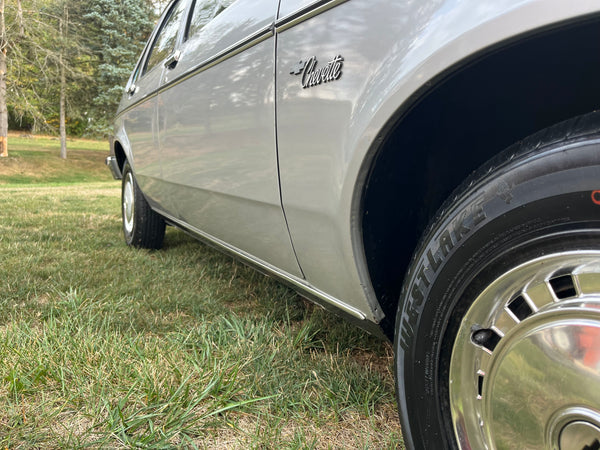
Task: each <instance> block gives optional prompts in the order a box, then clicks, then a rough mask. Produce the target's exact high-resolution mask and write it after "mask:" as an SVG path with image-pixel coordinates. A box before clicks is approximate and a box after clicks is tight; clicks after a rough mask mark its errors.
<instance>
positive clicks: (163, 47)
mask: <svg viewBox="0 0 600 450" xmlns="http://www.w3.org/2000/svg"><path fill="white" fill-rule="evenodd" d="M185 7H186V2H185V1H179V2H176V3H175V4H174V5H173V6H172V7H171V10H170V11H169V13H168V15H167V17H166V18H165V20H164V21H163V24H162V27H161V30H160V32H159V33H158V35H157V37H156V39H155V40H154V44H153V45H152V48H151V49H150V53H149V55H148V59H147V60H146V67H145V68H144V73H146V72H148V71H149V70H151V69H152V68H153V67H155V66H156V65H157V64H159V63H160V62H161V61H163V60H164V59H165V58H167V57H168V56H169V55H170V54H171V53H172V52H173V50H174V48H175V41H176V40H177V32H178V31H179V26H180V24H181V17H182V16H183V13H184V12H185Z"/></svg>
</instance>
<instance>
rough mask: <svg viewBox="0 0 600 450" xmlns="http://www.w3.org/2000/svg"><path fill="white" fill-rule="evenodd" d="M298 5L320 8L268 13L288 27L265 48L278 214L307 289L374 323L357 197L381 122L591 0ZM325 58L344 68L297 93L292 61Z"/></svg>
mask: <svg viewBox="0 0 600 450" xmlns="http://www.w3.org/2000/svg"><path fill="white" fill-rule="evenodd" d="M330 3H332V2H330ZM310 5H314V6H315V7H320V8H323V6H324V3H323V2H307V1H302V0H290V1H287V0H282V4H281V8H280V19H281V20H285V19H286V17H294V21H295V22H296V24H294V26H291V27H290V26H288V25H287V24H282V27H281V28H282V29H284V30H283V31H282V32H280V33H279V34H278V46H277V87H278V89H277V113H278V116H277V124H278V137H279V140H278V143H279V163H280V174H281V188H282V199H283V206H284V209H285V211H286V215H287V218H288V223H289V227H290V233H291V236H292V240H293V242H294V247H295V249H296V254H297V256H298V260H299V262H300V265H301V267H302V269H303V271H304V274H305V276H306V279H307V281H308V282H309V283H310V284H312V285H313V286H315V287H317V288H318V289H320V290H323V291H325V292H327V293H329V294H330V295H333V296H334V297H337V298H340V299H343V300H344V302H346V303H348V304H350V305H351V306H353V307H355V308H357V309H359V310H361V311H364V312H366V314H367V317H369V319H371V320H375V321H377V320H378V319H379V318H381V312H380V309H379V308H378V302H377V299H376V297H375V293H374V291H373V289H372V286H371V284H370V282H369V274H368V270H367V265H366V261H365V258H364V254H363V250H362V248H363V247H362V238H361V234H360V233H361V230H360V221H361V217H362V212H361V211H360V196H361V194H362V189H363V187H364V183H365V182H366V178H367V174H368V170H369V164H370V162H371V161H372V157H373V155H374V153H375V151H376V149H377V148H378V146H379V143H380V142H381V138H382V137H383V136H382V134H381V132H382V130H383V129H384V128H385V127H386V124H387V123H388V121H389V120H390V118H392V117H394V116H395V115H396V114H397V112H398V111H399V110H400V109H402V108H406V109H408V108H409V106H410V105H411V104H413V101H414V100H415V99H414V95H415V93H416V92H419V91H420V90H421V89H423V88H427V85H428V82H429V81H430V80H433V79H435V78H436V77H439V76H440V75H441V74H443V73H444V72H445V71H447V70H448V69H449V68H450V67H452V66H454V65H456V64H459V63H460V62H461V61H462V60H463V59H465V58H468V57H470V56H472V55H474V54H477V53H478V52H481V51H484V50H485V49H486V48H493V47H494V46H496V45H498V44H499V43H502V42H504V41H507V40H509V39H511V38H513V37H514V36H515V34H519V33H527V32H530V31H532V30H535V29H542V28H544V27H545V26H547V25H548V24H552V23H555V22H557V21H559V22H560V21H564V20H565V19H568V18H575V17H578V16H581V15H586V14H591V13H594V12H595V11H597V9H598V3H597V2H592V1H587V2H585V1H584V2H577V4H576V5H575V4H572V3H568V4H567V3H565V2H561V1H556V0H549V1H529V0H525V1H511V0H504V1H497V2H481V1H478V0H472V1H455V0H447V1H444V0H439V1H428V2H415V1H406V2H387V1H385V0H368V1H367V0H351V1H347V2H344V3H342V4H341V5H340V6H337V7H335V8H332V9H328V10H325V11H324V12H323V13H321V14H319V15H317V16H314V17H312V16H311V14H310V11H308V10H306V7H307V6H309V7H310ZM295 8H296V10H295ZM302 8H305V9H302ZM295 12H298V13H301V12H303V13H304V14H305V17H306V18H309V19H310V20H303V19H302V16H301V15H300V14H296V15H295V14H294V13H295ZM278 25H279V22H278ZM336 55H341V56H342V57H343V58H344V65H343V69H342V70H343V74H342V76H341V77H340V79H339V80H336V81H335V82H330V83H324V84H321V85H318V86H314V87H311V88H306V89H305V88H303V87H302V83H301V75H291V74H290V69H291V68H292V67H294V65H295V64H296V63H297V62H298V61H299V60H305V61H306V59H308V58H310V57H312V56H315V57H316V58H317V59H318V61H319V64H320V66H321V67H322V66H324V65H325V64H326V63H327V61H330V60H331V59H332V58H334V57H335V56H336ZM398 151H406V152H410V151H412V149H398ZM415 170H418V168H415ZM406 195H415V193H411V192H399V193H398V204H397V205H390V207H399V208H401V207H402V198H403V196H406ZM398 276H400V277H401V276H403V274H398Z"/></svg>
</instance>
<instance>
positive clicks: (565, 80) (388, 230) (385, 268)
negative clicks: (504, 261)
mask: <svg viewBox="0 0 600 450" xmlns="http://www.w3.org/2000/svg"><path fill="white" fill-rule="evenodd" d="M598 80H600V18H598V17H594V18H588V19H587V20H585V21H582V22H580V23H571V24H568V25H565V26H562V27H560V28H557V29H553V30H545V31H543V32H540V33H538V34H536V35H530V36H527V37H524V38H522V39H520V40H518V41H513V42H511V43H508V44H507V45H505V46H504V47H501V48H496V49H494V50H492V51H490V52H488V53H487V54H484V55H482V56H479V57H478V58H477V59H476V60H471V61H469V62H468V63H464V64H462V65H460V66H457V67H456V68H454V69H453V70H452V72H451V73H450V74H447V75H445V76H444V78H443V79H442V81H439V82H437V84H435V85H434V86H435V87H434V88H433V89H431V90H429V91H428V92H427V93H426V94H424V95H423V96H421V98H420V99H419V100H418V103H416V104H414V105H412V106H411V109H410V110H409V112H407V113H404V115H403V116H401V117H400V118H399V119H397V120H396V122H395V123H394V124H393V126H390V127H388V129H390V132H389V133H388V135H387V136H386V138H385V140H384V143H383V145H382V146H381V147H380V148H379V149H378V151H377V154H376V156H375V157H374V159H373V162H372V166H371V168H370V175H369V177H368V179H367V182H366V184H365V188H364V191H363V197H362V237H363V245H364V249H365V256H366V260H367V265H368V269H369V274H370V277H371V282H372V284H373V287H374V289H375V292H376V295H377V297H378V300H379V303H380V305H381V307H382V309H383V312H384V313H385V315H386V317H385V319H384V320H383V322H382V324H381V325H382V327H383V329H384V332H385V333H386V334H387V335H388V336H392V335H393V330H394V320H395V315H396V309H397V302H398V299H399V296H400V291H401V287H402V282H403V278H404V274H405V272H406V270H407V268H408V266H409V263H410V258H411V256H412V254H413V252H414V251H415V248H416V246H417V244H418V241H419V238H420V236H421V235H422V233H423V231H424V230H425V228H426V226H427V224H428V223H429V222H430V221H431V220H432V218H433V217H434V215H435V213H436V211H437V210H438V209H439V208H440V206H441V205H442V204H443V202H444V201H445V200H446V199H447V198H448V197H449V196H450V195H451V193H452V191H453V190H454V189H455V188H456V187H458V186H459V185H460V184H461V182H462V181H463V180H464V179H465V178H467V176H468V175H469V174H470V173H471V172H472V171H474V170H475V169H477V168H478V167H479V166H480V165H482V164H483V163H484V162H486V161H488V160H489V159H491V158H492V157H493V156H494V155H496V154H497V153H499V152H500V151H502V150H503V149H505V148H506V147H508V146H509V145H511V144H513V143H515V142H517V141H519V140H521V139H523V138H525V137H527V136H529V135H532V134H534V133H535V132H537V131H539V130H542V129H544V128H547V127H549V126H551V125H553V124H555V123H558V122H561V121H563V120H567V119H569V118H572V117H575V116H579V115H582V114H585V113H588V112H591V111H594V110H596V109H598V107H599V106H600V89H599V87H598V84H599V81H598Z"/></svg>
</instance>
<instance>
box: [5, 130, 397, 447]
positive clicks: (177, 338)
mask: <svg viewBox="0 0 600 450" xmlns="http://www.w3.org/2000/svg"><path fill="white" fill-rule="evenodd" d="M13 141H15V139H13ZM26 144H27V143H26ZM96 146H97V144H96V143H94V144H93V145H91V144H90V148H85V147H83V148H80V150H79V151H80V152H82V156H81V159H80V160H75V159H74V160H73V161H71V162H70V163H69V164H71V165H72V166H71V168H72V169H73V170H75V171H79V170H81V171H83V172H85V170H86V169H85V168H86V167H89V166H90V165H93V164H94V163H96V162H98V164H100V167H101V168H102V170H103V171H106V174H108V169H107V168H106V167H104V166H103V165H102V159H103V158H102V157H100V156H105V155H106V152H104V153H102V152H99V151H98V150H97V147H96ZM98 146H99V145H98ZM23 147H26V145H25V144H23ZM9 152H10V153H11V156H10V158H19V161H17V163H15V162H14V161H13V162H10V161H7V160H5V159H3V160H0V190H1V191H2V195H1V196H0V249H1V252H2V253H1V254H2V259H1V264H0V361H2V364H0V447H1V448H48V447H50V448H58V447H69V448H73V447H74V448H80V447H86V446H90V447H94V448H98V447H102V448H106V447H109V448H114V447H117V448H131V447H140V446H141V447H152V448H164V447H173V446H182V447H191V448H193V447H198V448H261V449H263V448H265V449H267V448H268V449H271V448H273V449H275V448H298V449H300V448H302V449H304V448H340V449H341V448H344V449H346V448H377V449H379V448H396V447H398V446H400V447H401V446H402V444H401V442H402V438H401V434H400V430H399V425H398V421H397V418H396V412H395V411H396V410H395V401H394V394H393V376H392V372H391V370H392V356H391V350H390V346H389V345H388V344H386V343H383V342H381V341H378V340H377V339H375V338H372V337H370V336H368V335H367V334H365V333H364V332H362V331H360V330H358V329H356V328H354V327H352V326H351V325H348V324H346V323H344V322H343V321H341V320H339V319H337V318H336V317H334V316H332V315H331V314H328V313H326V312H324V311H322V310H321V309H320V308H317V307H314V306H312V305H311V304H309V303H308V302H305V301H304V300H302V299H300V298H299V297H298V296H297V295H296V294H295V293H294V292H292V291H290V290H289V289H287V288H285V287H283V286H282V285H280V284H278V283H277V282H275V281H273V280H272V279H269V278H267V277H264V276H262V275H260V274H258V273H257V272H254V271H253V270H251V269H249V268H247V267H245V266H243V265H241V264H239V263H237V262H235V261H233V260H231V259H230V258H228V257H226V256H223V255H221V254H220V253H218V252H216V251H214V250H212V249H210V248H208V247H206V246H204V245H202V244H200V243H198V242H197V241H195V240H194V239H192V238H190V237H188V236H187V235H185V234H183V233H182V232H180V231H178V230H175V229H172V228H169V229H168V232H167V236H166V239H165V248H164V250H161V251H158V252H148V251H144V250H135V249H131V248H128V247H126V246H125V245H124V243H123V239H122V235H121V224H120V216H119V183H118V182H115V181H110V177H106V176H105V175H106V174H104V173H100V172H98V173H96V172H95V171H94V170H95V169H94V170H92V171H90V172H88V177H89V179H88V181H87V182H86V183H81V182H79V181H78V179H77V178H72V177H69V176H64V175H60V174H59V173H61V171H62V170H63V167H62V166H60V165H57V166H56V167H55V166H53V165H52V163H53V160H54V159H55V158H56V159H58V156H57V153H55V152H54V150H53V149H45V148H44V149H41V150H35V149H33V148H30V149H26V148H17V149H15V150H14V151H11V149H10V147H9ZM19 152H22V153H21V154H20V155H19ZM28 152H31V153H32V154H30V153H28ZM73 153H74V152H73ZM96 153H102V155H96ZM36 158H37V160H36ZM34 160H36V161H37V162H36V164H38V163H39V167H40V168H41V169H43V170H42V172H43V175H39V177H37V178H36V183H37V184H36V185H20V183H19V181H18V180H17V179H16V178H14V177H15V175H10V176H9V175H7V174H5V173H4V172H2V170H3V169H4V170H5V169H6V168H5V167H4V168H3V164H5V165H6V164H8V163H9V162H10V163H11V164H15V165H16V166H19V165H21V166H23V165H25V166H27V165H28V164H31V163H32V161H34ZM27 170H29V169H27ZM7 179H8V180H10V181H9V182H7ZM53 183H56V184H57V185H53Z"/></svg>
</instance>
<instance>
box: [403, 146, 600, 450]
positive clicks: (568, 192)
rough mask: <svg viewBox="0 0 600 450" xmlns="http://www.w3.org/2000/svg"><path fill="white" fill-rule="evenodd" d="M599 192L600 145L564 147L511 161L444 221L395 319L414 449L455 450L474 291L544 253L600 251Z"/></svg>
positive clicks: (457, 202) (406, 426) (415, 266)
mask: <svg viewBox="0 0 600 450" xmlns="http://www.w3.org/2000/svg"><path fill="white" fill-rule="evenodd" d="M599 188H600V144H599V143H598V141H597V140H592V139H589V138H587V139H584V140H581V141H573V142H562V143H560V144H557V145H554V146H548V147H545V148H543V149H538V150H536V151H535V152H532V153H530V154H528V155H527V156H522V157H518V158H515V157H513V156H511V155H510V154H508V155H507V156H506V158H505V160H504V162H503V163H502V164H500V165H498V166H497V167H490V168H488V173H487V174H486V175H484V176H483V177H481V178H480V179H479V180H478V181H474V182H470V184H469V185H467V186H466V187H465V188H463V189H462V193H460V194H458V195H457V196H455V198H454V202H452V203H451V204H450V206H449V207H448V208H446V209H445V210H444V211H443V212H442V213H441V214H440V215H439V217H438V219H437V220H436V221H435V222H434V223H435V225H434V226H433V227H432V228H431V229H430V230H429V232H428V233H427V234H426V238H425V239H424V240H423V244H422V245H421V247H420V249H419V250H418V251H417V253H416V254H415V258H414V259H413V262H412V264H411V269H410V271H409V272H408V274H407V277H406V280H405V283H404V287H403V291H402V296H401V299H400V304H399V309H398V315H397V318H396V335H395V336H396V337H395V344H394V346H395V350H396V375H397V383H396V384H397V390H398V392H397V393H398V399H399V409H400V413H401V420H402V429H403V434H404V437H405V443H406V444H407V446H408V448H411V447H412V448H424V449H425V448H427V449H428V448H444V447H446V448H452V447H455V444H454V442H453V435H452V426H451V424H450V423H449V413H448V408H449V404H448V399H447V395H446V388H445V387H444V382H445V378H444V377H445V376H446V373H445V370H446V367H445V365H446V361H447V360H449V355H450V352H451V349H452V344H453V341H454V334H455V330H454V329H453V328H456V325H455V324H456V323H457V322H460V318H461V317H462V315H463V314H464V312H465V311H466V310H467V308H468V306H469V305H470V302H472V300H473V299H474V298H475V297H474V295H476V294H475V291H477V290H478V289H483V287H485V286H486V285H487V283H488V282H491V280H492V279H493V277H495V276H497V275H499V273H501V272H502V271H507V270H509V269H510V268H511V267H515V266H516V265H517V264H518V263H519V262H520V261H521V260H522V259H527V258H533V257H534V256H535V255H536V254H538V255H539V254H540V252H544V251H551V250H558V251H560V250H561V249H562V250H568V249H569V247H570V246H571V247H572V246H573V245H581V246H583V247H586V246H589V247H594V246H595V248H599V247H600V244H598V241H597V240H595V239H594V232H593V231H592V230H597V229H600V206H599V205H597V204H596V203H594V201H593V198H592V192H594V191H595V190H597V189H599ZM579 236H582V237H581V238H580V237H579ZM586 241H589V242H587V243H586ZM574 242H579V243H578V244H574ZM465 294H467V295H465ZM453 324H454V325H453ZM449 325H450V328H448V326H449ZM448 330H450V331H449V332H447V331H448Z"/></svg>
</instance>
